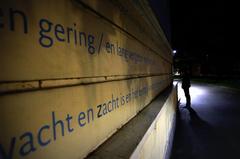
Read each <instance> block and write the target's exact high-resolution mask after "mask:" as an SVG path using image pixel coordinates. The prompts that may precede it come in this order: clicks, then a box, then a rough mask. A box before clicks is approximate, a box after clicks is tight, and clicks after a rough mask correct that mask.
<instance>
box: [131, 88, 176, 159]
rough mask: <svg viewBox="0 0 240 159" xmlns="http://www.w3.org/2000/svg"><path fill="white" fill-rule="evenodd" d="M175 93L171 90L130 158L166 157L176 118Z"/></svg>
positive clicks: (164, 158)
mask: <svg viewBox="0 0 240 159" xmlns="http://www.w3.org/2000/svg"><path fill="white" fill-rule="evenodd" d="M176 105H177V93H176V88H175V89H173V90H172V92H171V94H170V95H169V97H168V99H167V101H166V102H165V104H164V105H163V107H162V109H161V111H160V112H159V114H158V116H157V117H156V119H155V120H154V121H153V122H152V125H151V126H150V127H149V129H148V131H147V132H146V134H145V135H144V137H143V139H142V140H141V142H140V143H139V144H138V146H137V147H136V149H135V151H134V152H133V154H132V155H131V159H167V158H168V157H169V154H167V153H169V151H171V150H170V149H171V144H172V136H171V135H172V133H173V132H174V127H175V120H176Z"/></svg>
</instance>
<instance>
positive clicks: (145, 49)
mask: <svg viewBox="0 0 240 159" xmlns="http://www.w3.org/2000/svg"><path fill="white" fill-rule="evenodd" d="M0 44H1V45H0V61H1V62H0V72H1V73H0V93H1V95H0V106H1V108H0V110H1V111H0V155H1V157H2V158H29V159H30V158H35V159H38V158H59V159H61V158H72V159H74V158H76V159H77V158H83V157H84V156H86V155H87V154H88V153H89V152H91V151H92V150H94V149H95V148H96V147H97V146H98V145H100V144H101V143H102V142H103V141H105V140H106V139H107V138H108V137H109V136H110V135H111V134H113V133H114V132H115V131H116V130H117V129H118V128H119V127H121V126H122V125H124V124H125V123H126V122H127V121H128V120H130V119H131V118H132V117H133V116H135V115H136V114H137V112H138V111H140V110H141V109H142V108H144V107H145V106H146V105H147V104H148V103H149V102H150V101H151V100H152V99H153V98H154V97H155V96H156V95H157V94H158V93H159V92H161V91H162V90H163V89H164V88H166V87H167V86H168V85H169V84H170V83H171V80H172V79H171V65H172V62H171V61H172V58H171V49H170V47H169V45H168V43H167V41H166V39H165V37H164V34H163V32H162V30H161V28H160V26H159V25H158V23H157V22H156V19H154V16H153V14H152V13H151V10H150V8H149V7H148V5H147V2H145V1H142V2H135V1H133V2H129V1H108V0H103V1H97V0H93V1H85V0H83V1H80V0H60V1H56V0H52V1H47V0H43V1H41V2H39V1H35V0H33V1H30V0H27V1H26V0H25V1H23V0H18V1H16V0H8V1H7V0H5V1H1V2H0Z"/></svg>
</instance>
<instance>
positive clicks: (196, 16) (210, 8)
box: [149, 0, 225, 63]
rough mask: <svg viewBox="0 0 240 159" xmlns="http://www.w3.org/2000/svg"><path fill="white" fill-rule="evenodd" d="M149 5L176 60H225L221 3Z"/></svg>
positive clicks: (174, 0)
mask: <svg viewBox="0 0 240 159" xmlns="http://www.w3.org/2000/svg"><path fill="white" fill-rule="evenodd" d="M149 2H150V4H151V6H152V8H153V10H154V12H155V14H156V15H157V16H158V18H159V21H160V24H161V25H162V27H163V29H164V31H165V33H166V35H167V37H168V39H169V41H170V43H171V46H172V48H173V49H176V50H177V51H178V53H177V54H178V56H183V55H184V56H187V57H194V58H201V57H202V56H206V55H208V58H210V59H216V58H218V59H219V60H221V59H224V58H225V52H224V51H225V40H224V32H225V31H224V24H225V17H224V2H223V0H149ZM219 60H218V61H219ZM214 62H215V61H214V60H213V63H214Z"/></svg>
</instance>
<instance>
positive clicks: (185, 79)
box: [182, 74, 191, 89]
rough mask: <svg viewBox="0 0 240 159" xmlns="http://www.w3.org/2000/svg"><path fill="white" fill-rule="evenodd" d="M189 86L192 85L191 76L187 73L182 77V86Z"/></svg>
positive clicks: (184, 87) (186, 87) (185, 87)
mask: <svg viewBox="0 0 240 159" xmlns="http://www.w3.org/2000/svg"><path fill="white" fill-rule="evenodd" d="M189 87H191V83H190V77H189V75H188V74H185V75H183V78H182V88H183V89H188V88H189Z"/></svg>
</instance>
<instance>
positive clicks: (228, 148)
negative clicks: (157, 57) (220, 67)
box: [171, 83, 240, 159]
mask: <svg viewBox="0 0 240 159" xmlns="http://www.w3.org/2000/svg"><path fill="white" fill-rule="evenodd" d="M190 94H191V97H192V108H193V109H191V110H188V109H186V108H183V107H184V106H185V97H184V94H183V91H182V89H181V85H179V97H180V98H181V101H180V105H179V114H178V121H177V127H176V132H175V137H174V143H173V151H172V156H171V159H237V158H240V91H239V90H236V89H230V88H226V87H220V86H214V85H206V84H198V83H193V84H192V87H191V89H190Z"/></svg>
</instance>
